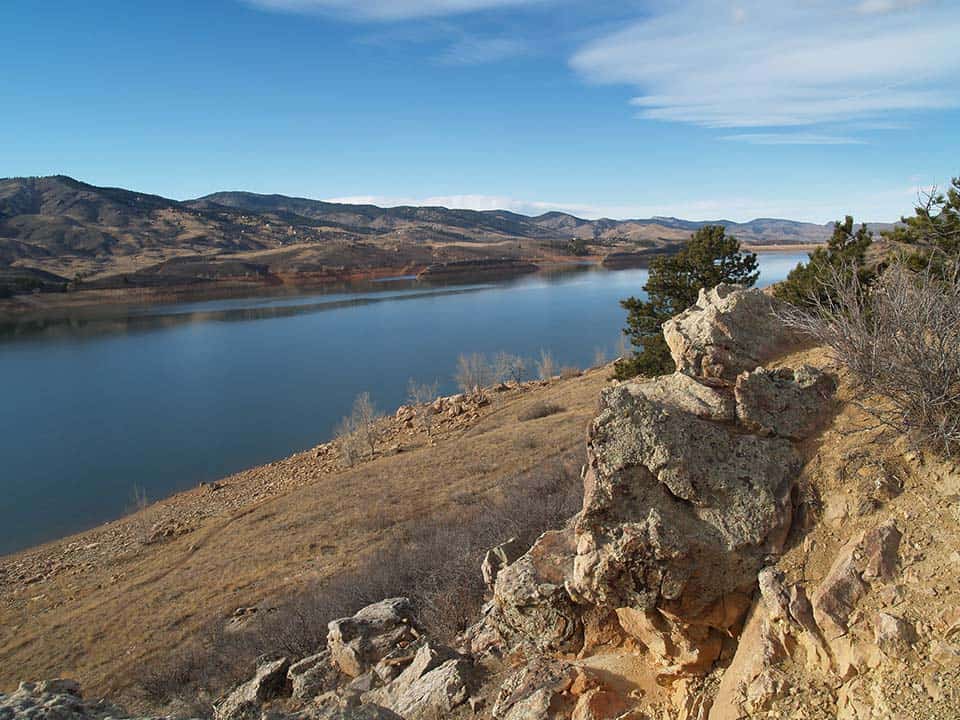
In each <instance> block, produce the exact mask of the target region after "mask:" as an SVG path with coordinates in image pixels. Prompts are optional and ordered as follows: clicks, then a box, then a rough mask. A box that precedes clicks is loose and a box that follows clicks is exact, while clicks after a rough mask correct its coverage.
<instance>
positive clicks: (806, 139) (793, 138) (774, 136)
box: [721, 133, 866, 145]
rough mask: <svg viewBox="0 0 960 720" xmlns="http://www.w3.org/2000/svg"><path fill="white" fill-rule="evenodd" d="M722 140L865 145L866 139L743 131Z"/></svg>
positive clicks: (770, 143)
mask: <svg viewBox="0 0 960 720" xmlns="http://www.w3.org/2000/svg"><path fill="white" fill-rule="evenodd" d="M721 139H722V140H730V141H731V142H743V143H748V144H750V145H865V144H866V141H865V140H860V139H859V138H855V137H846V136H843V135H821V134H817V133H741V134H738V135H725V136H724V137H722V138H721Z"/></svg>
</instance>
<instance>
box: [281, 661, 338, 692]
mask: <svg viewBox="0 0 960 720" xmlns="http://www.w3.org/2000/svg"><path fill="white" fill-rule="evenodd" d="M287 678H288V680H289V681H290V686H291V689H292V695H291V696H292V697H293V699H294V700H299V701H305V700H311V699H313V698H315V697H316V696H317V695H320V694H322V693H325V692H329V691H330V690H333V689H334V688H335V687H337V685H338V684H339V683H340V681H341V680H343V679H344V678H343V675H342V674H341V673H340V671H339V670H338V668H337V667H336V666H335V665H334V664H333V662H332V660H331V658H330V651H329V650H324V651H323V652H320V653H317V654H316V655H310V656H308V657H305V658H303V659H302V660H299V661H297V662H296V663H294V664H293V665H291V666H290V668H289V669H288V670H287Z"/></svg>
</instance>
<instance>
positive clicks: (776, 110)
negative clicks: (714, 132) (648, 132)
mask: <svg viewBox="0 0 960 720" xmlns="http://www.w3.org/2000/svg"><path fill="white" fill-rule="evenodd" d="M897 9H899V10H903V11H904V12H901V13H896V14H893V13H892V11H893V10H897ZM957 37H960V9H958V6H957V5H956V3H946V2H944V3H942V4H940V3H935V4H931V5H927V6H924V5H921V4H919V3H915V2H905V1H903V0H866V2H864V1H862V0H861V1H858V2H852V1H851V0H844V1H843V2H835V3H826V2H819V1H816V2H811V1H810V0H784V1H783V2H776V3H772V2H768V0H744V1H743V2H740V3H738V4H737V5H736V6H735V7H734V6H732V5H731V3H729V2H725V1H721V0H681V1H680V2H678V3H676V4H674V5H673V6H672V7H671V9H669V10H667V11H664V12H663V13H661V14H657V15H654V16H653V17H651V18H649V19H647V20H644V21H641V22H638V23H635V24H634V25H632V26H630V27H627V28H626V29H624V30H621V31H619V32H616V33H613V34H610V35H607V36H605V37H602V38H600V39H599V40H597V41H595V42H593V43H591V44H589V45H588V46H586V47H585V48H583V49H582V50H580V51H579V52H578V53H576V55H575V56H574V57H573V58H572V60H571V64H572V66H573V67H574V68H575V69H576V70H577V71H579V72H580V73H581V74H582V75H583V76H584V77H586V78H588V79H590V80H592V81H596V82H602V83H624V84H629V85H633V86H635V87H637V88H638V89H639V90H640V92H641V94H640V95H639V96H637V97H636V98H635V99H634V100H633V101H632V104H633V105H634V106H635V107H636V108H638V111H639V115H640V117H642V118H646V119H650V120H660V121H672V122H683V123H691V124H696V125H702V126H707V127H727V128H735V127H784V126H800V125H814V124H818V123H823V122H846V121H851V120H863V119H870V118H887V117H888V116H889V115H891V114H898V113H901V112H908V111H922V110H932V109H941V108H949V107H955V106H957V105H960V80H958V78H960V53H958V52H957V45H956V39H957Z"/></svg>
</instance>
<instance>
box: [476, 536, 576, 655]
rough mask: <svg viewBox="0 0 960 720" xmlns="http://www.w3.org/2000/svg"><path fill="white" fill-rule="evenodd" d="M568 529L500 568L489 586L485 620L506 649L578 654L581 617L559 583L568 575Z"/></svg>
mask: <svg viewBox="0 0 960 720" xmlns="http://www.w3.org/2000/svg"><path fill="white" fill-rule="evenodd" d="M574 542H575V541H574V533H573V529H572V528H567V529H565V530H551V531H549V532H545V533H544V534H543V535H541V536H540V538H539V539H538V540H537V542H536V543H535V544H534V546H533V547H532V548H531V549H530V550H529V552H527V553H526V554H525V555H523V557H521V558H520V559H519V560H517V561H516V562H514V563H513V564H512V565H510V566H508V567H506V568H504V569H503V570H501V571H500V572H499V574H498V575H497V580H496V583H495V585H494V612H493V613H492V614H491V615H490V617H489V622H490V623H491V624H492V625H493V627H494V628H495V630H496V632H497V633H498V634H499V636H500V637H501V638H502V639H503V640H505V641H506V643H507V644H508V645H510V646H512V645H518V644H525V645H527V646H529V647H531V648H533V649H535V650H538V651H545V650H566V651H574V652H575V651H577V650H579V649H580V646H581V644H582V642H583V638H582V634H583V633H582V630H583V628H582V623H581V620H580V613H579V612H578V610H577V609H576V608H575V606H574V603H573V601H572V600H571V598H570V595H569V594H568V593H567V591H566V589H565V588H564V583H565V582H566V580H567V579H568V578H569V577H570V576H571V574H572V572H573V563H574V556H575V554H576V546H575V544H574Z"/></svg>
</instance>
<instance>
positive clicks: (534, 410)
mask: <svg viewBox="0 0 960 720" xmlns="http://www.w3.org/2000/svg"><path fill="white" fill-rule="evenodd" d="M561 412H563V407H562V406H560V405H557V404H556V403H549V402H538V403H534V404H533V405H531V406H530V407H528V408H527V409H526V410H524V411H522V412H521V413H520V414H519V415H517V420H520V421H521V422H525V421H527V420H536V419H538V418H544V417H547V416H549V415H556V414H557V413H561Z"/></svg>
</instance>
